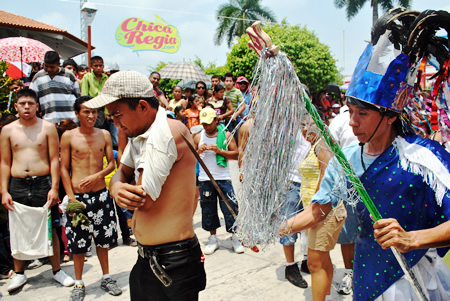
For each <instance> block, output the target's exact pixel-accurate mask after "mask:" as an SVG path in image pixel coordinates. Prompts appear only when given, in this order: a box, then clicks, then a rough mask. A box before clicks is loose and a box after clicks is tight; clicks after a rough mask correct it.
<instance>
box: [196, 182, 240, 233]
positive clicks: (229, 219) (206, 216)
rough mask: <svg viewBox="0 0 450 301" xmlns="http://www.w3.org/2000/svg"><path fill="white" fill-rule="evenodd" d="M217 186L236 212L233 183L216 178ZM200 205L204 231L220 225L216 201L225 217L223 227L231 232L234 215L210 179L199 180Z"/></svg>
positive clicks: (212, 229) (214, 228)
mask: <svg viewBox="0 0 450 301" xmlns="http://www.w3.org/2000/svg"><path fill="white" fill-rule="evenodd" d="M216 183H217V185H218V186H219V188H220V189H221V190H222V192H223V194H224V195H225V197H226V198H227V201H228V202H229V204H230V206H231V208H232V209H233V211H234V212H235V213H236V214H237V213H238V206H237V201H236V196H235V194H234V190H233V185H232V184H231V181H230V180H217V181H216ZM198 186H199V190H200V207H201V208H202V228H203V230H206V231H214V230H216V229H217V228H219V227H220V221H219V216H218V214H217V201H219V204H220V209H221V210H222V213H223V216H224V218H225V227H226V230H227V232H230V233H233V224H234V221H235V220H234V217H233V215H232V214H231V212H230V210H229V209H228V207H227V205H226V204H225V202H224V201H222V199H221V197H220V195H219V193H218V192H217V191H216V188H215V187H214V185H213V184H212V182H211V181H200V182H199V185H198Z"/></svg>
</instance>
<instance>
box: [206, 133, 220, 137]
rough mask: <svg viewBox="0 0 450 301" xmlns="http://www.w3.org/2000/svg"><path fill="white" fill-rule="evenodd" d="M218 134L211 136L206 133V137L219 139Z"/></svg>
mask: <svg viewBox="0 0 450 301" xmlns="http://www.w3.org/2000/svg"><path fill="white" fill-rule="evenodd" d="M217 134H218V132H216V133H215V134H214V135H212V136H210V135H208V134H207V133H206V132H205V135H206V137H208V138H216V137H217Z"/></svg>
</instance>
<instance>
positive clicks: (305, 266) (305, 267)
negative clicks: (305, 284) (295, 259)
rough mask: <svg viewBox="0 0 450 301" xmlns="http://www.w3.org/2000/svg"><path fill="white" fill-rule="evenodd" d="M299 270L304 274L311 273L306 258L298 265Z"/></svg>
mask: <svg viewBox="0 0 450 301" xmlns="http://www.w3.org/2000/svg"><path fill="white" fill-rule="evenodd" d="M300 271H302V272H303V273H305V274H311V272H310V271H309V268H308V260H303V261H302V264H301V265H300Z"/></svg>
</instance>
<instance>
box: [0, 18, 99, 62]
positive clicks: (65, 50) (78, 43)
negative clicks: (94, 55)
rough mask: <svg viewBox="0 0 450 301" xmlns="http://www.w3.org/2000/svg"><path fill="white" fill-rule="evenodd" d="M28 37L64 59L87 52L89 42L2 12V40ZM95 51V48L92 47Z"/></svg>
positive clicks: (0, 33) (0, 35) (60, 30)
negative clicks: (46, 46) (49, 48)
mask: <svg viewBox="0 0 450 301" xmlns="http://www.w3.org/2000/svg"><path fill="white" fill-rule="evenodd" d="M8 37H26V38H31V39H35V40H38V41H41V42H42V43H44V44H46V45H48V46H49V47H51V48H53V49H54V50H55V51H57V52H58V53H59V55H60V56H61V57H62V58H63V59H67V58H71V57H74V56H77V55H79V54H82V53H85V52H87V48H88V44H87V42H85V41H83V40H81V39H80V38H77V37H76V36H74V35H71V34H70V33H69V32H67V30H64V29H61V28H58V27H55V26H51V25H48V24H45V23H42V22H39V21H35V20H33V19H30V18H27V17H23V16H19V15H16V14H13V13H10V12H6V11H2V10H0V38H8ZM92 49H95V47H92Z"/></svg>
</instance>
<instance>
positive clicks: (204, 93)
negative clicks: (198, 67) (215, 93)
mask: <svg viewBox="0 0 450 301" xmlns="http://www.w3.org/2000/svg"><path fill="white" fill-rule="evenodd" d="M195 90H196V91H197V94H195V96H198V97H199V98H200V99H201V100H203V101H205V100H207V99H208V90H207V89H206V84H205V82H203V81H198V82H197V83H196V84H195Z"/></svg>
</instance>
